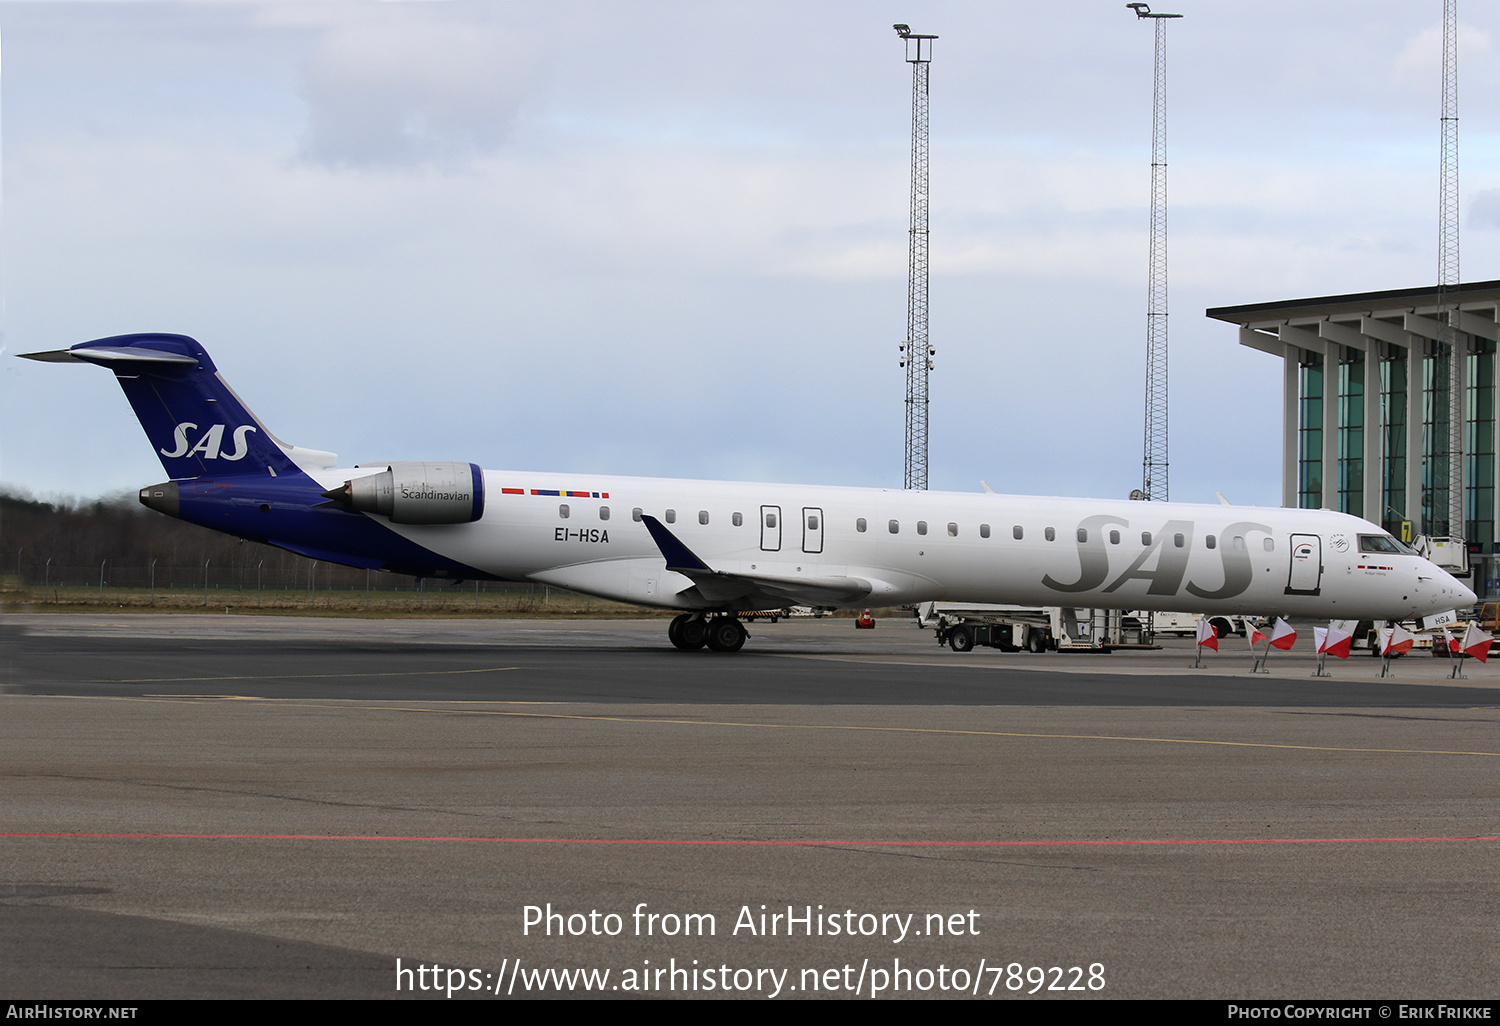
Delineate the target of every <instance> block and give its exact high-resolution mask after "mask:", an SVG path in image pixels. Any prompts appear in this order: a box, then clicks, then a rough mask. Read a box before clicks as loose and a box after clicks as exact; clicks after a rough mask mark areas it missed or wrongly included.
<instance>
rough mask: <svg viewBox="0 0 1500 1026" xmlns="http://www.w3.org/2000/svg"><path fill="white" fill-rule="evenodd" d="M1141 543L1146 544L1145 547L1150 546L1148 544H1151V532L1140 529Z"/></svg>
mask: <svg viewBox="0 0 1500 1026" xmlns="http://www.w3.org/2000/svg"><path fill="white" fill-rule="evenodd" d="M1141 544H1142V545H1144V546H1146V547H1147V548H1150V546H1151V532H1150V531H1142V532H1141Z"/></svg>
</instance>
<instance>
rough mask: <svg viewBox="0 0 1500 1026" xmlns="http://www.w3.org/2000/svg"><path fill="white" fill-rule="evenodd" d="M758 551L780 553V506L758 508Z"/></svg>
mask: <svg viewBox="0 0 1500 1026" xmlns="http://www.w3.org/2000/svg"><path fill="white" fill-rule="evenodd" d="M760 550H761V551H762V552H780V551H781V507H780V506H762V507H761V508H760Z"/></svg>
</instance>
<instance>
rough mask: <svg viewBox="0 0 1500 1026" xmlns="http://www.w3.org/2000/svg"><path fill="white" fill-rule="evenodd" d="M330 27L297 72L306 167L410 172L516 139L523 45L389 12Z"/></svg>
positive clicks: (423, 15)
mask: <svg viewBox="0 0 1500 1026" xmlns="http://www.w3.org/2000/svg"><path fill="white" fill-rule="evenodd" d="M361 14H362V16H361V17H359V18H357V19H353V20H348V21H336V22H334V23H333V24H330V25H328V26H327V28H326V29H325V30H324V32H323V38H322V40H321V41H320V43H319V45H318V46H317V47H316V49H315V50H314V52H313V53H312V54H311V55H310V56H309V57H308V59H307V60H306V62H305V63H304V64H303V66H302V67H301V69H300V74H299V88H298V92H299V94H300V95H301V97H302V98H303V100H305V101H306V103H307V107H308V113H307V129H306V132H305V134H304V136H303V138H302V144H301V151H302V155H303V157H304V158H306V159H308V160H311V161H314V162H318V163H323V164H329V165H387V166H390V165H394V166H410V165H413V164H420V163H425V162H439V163H446V162H455V161H463V160H466V159H468V158H470V157H472V156H474V155H479V154H485V153H491V152H494V151H495V150H497V149H499V148H500V147H501V146H503V145H504V144H505V143H506V142H507V141H508V140H510V139H511V137H512V136H513V134H514V132H515V129H516V124H517V120H518V118H519V117H520V112H521V106H522V101H523V99H524V97H525V95H526V91H527V82H528V78H529V77H530V75H531V74H532V72H533V67H532V64H531V62H530V61H529V60H528V58H527V57H526V53H527V46H526V45H525V41H524V40H522V39H520V38H518V37H517V34H516V33H515V32H514V31H513V30H510V29H508V28H506V27H502V26H500V25H495V24H487V23H485V22H483V21H479V20H468V21H464V22H459V21H452V20H445V19H443V18H441V17H434V16H432V15H433V12H432V11H431V9H428V10H423V11H419V12H418V14H417V15H412V14H411V13H410V12H409V10H408V9H407V8H406V7H403V6H397V5H390V6H388V7H381V8H379V9H377V10H376V12H375V14H373V15H372V14H371V13H370V11H369V9H365V10H364V11H362V12H361Z"/></svg>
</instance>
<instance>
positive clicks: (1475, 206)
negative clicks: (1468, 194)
mask: <svg viewBox="0 0 1500 1026" xmlns="http://www.w3.org/2000/svg"><path fill="white" fill-rule="evenodd" d="M1469 227H1471V228H1500V189H1485V190H1484V191H1483V192H1481V193H1479V194H1477V195H1476V196H1475V197H1474V202H1473V203H1471V204H1470V205H1469Z"/></svg>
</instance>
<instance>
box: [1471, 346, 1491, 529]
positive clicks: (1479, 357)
mask: <svg viewBox="0 0 1500 1026" xmlns="http://www.w3.org/2000/svg"><path fill="white" fill-rule="evenodd" d="M1468 360H1469V367H1468V371H1469V373H1468V389H1467V393H1466V395H1465V396H1464V400H1465V401H1464V417H1465V424H1464V427H1465V430H1464V459H1465V461H1466V466H1465V474H1464V480H1465V482H1466V484H1467V491H1466V492H1465V495H1464V519H1465V521H1466V524H1465V525H1464V540H1465V541H1467V542H1469V543H1470V544H1475V543H1477V544H1479V545H1482V546H1484V551H1485V552H1489V551H1492V549H1493V546H1494V542H1495V343H1493V342H1491V341H1489V340H1488V339H1475V340H1474V345H1473V346H1472V351H1471V352H1470V353H1469V357H1468Z"/></svg>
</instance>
